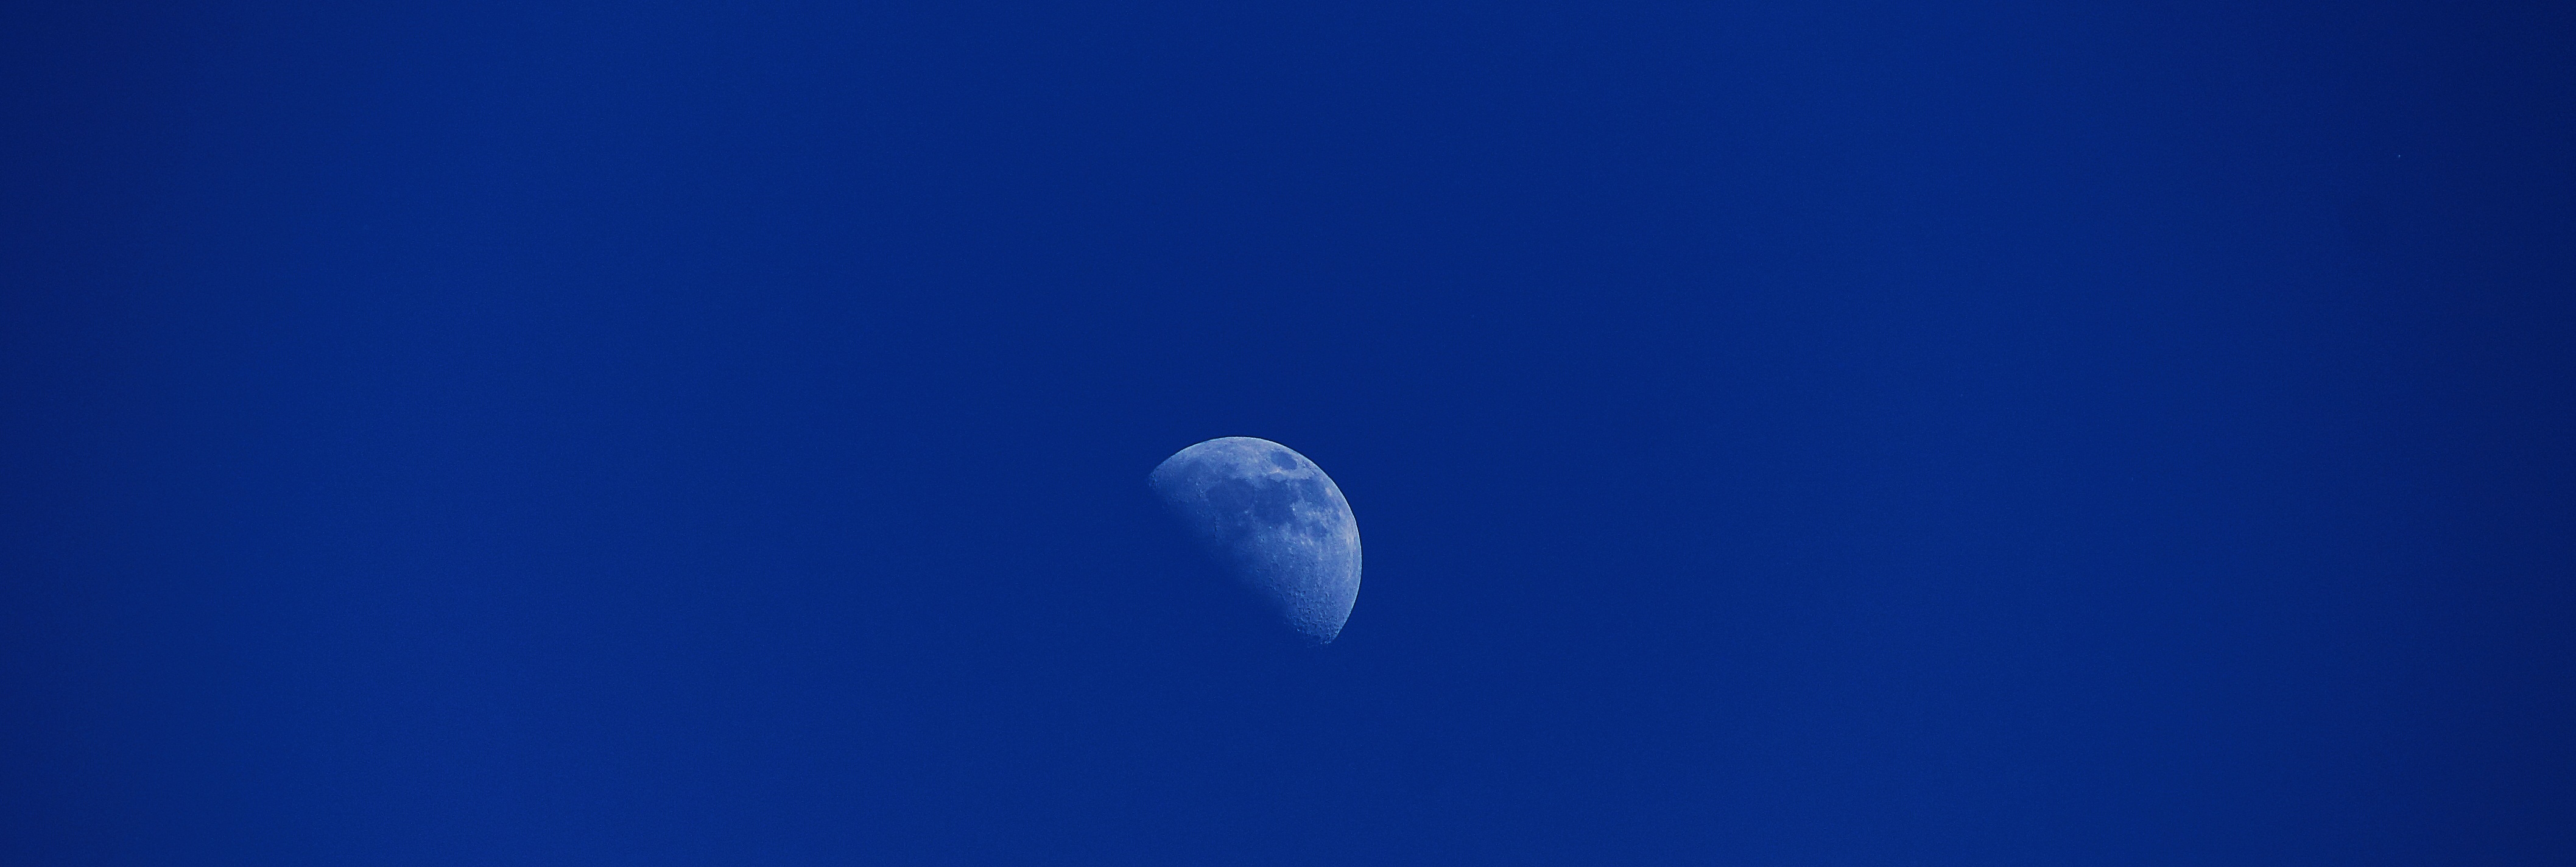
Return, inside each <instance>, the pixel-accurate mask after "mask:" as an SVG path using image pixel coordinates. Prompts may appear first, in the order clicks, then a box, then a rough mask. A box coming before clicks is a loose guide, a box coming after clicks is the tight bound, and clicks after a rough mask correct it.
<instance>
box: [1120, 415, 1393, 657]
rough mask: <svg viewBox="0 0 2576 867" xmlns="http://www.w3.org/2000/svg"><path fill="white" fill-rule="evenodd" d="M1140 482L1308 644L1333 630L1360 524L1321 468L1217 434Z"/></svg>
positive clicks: (1356, 557) (1350, 592) (1277, 448)
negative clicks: (1214, 437)
mask: <svg viewBox="0 0 2576 867" xmlns="http://www.w3.org/2000/svg"><path fill="white" fill-rule="evenodd" d="M1146 484H1148V485H1150V486H1151V487H1152V488H1153V489H1154V493H1155V494H1157V495H1159V496H1161V497H1162V499H1163V504H1164V505H1166V506H1169V507H1170V508H1171V511H1172V515H1173V517H1175V518H1178V519H1180V521H1181V523H1182V524H1184V525H1187V526H1188V527H1189V529H1190V532H1191V533H1193V534H1195V535H1197V536H1198V538H1199V542H1200V543H1201V544H1203V545H1205V546H1206V547H1207V550H1208V553H1209V554H1211V555H1213V556H1215V557H1216V558H1217V559H1218V560H1219V561H1220V562H1222V563H1224V564H1225V565H1226V567H1227V569H1228V571H1230V572H1232V573H1233V575H1234V577H1235V579H1236V580H1238V581H1240V582H1241V583H1242V584H1243V586H1244V587H1245V588H1246V589H1249V590H1251V591H1252V592H1253V594H1254V595H1255V596H1258V597H1260V599H1261V601H1262V602H1264V603H1266V604H1267V605H1268V606H1269V607H1270V610H1271V611H1272V613H1275V614H1277V615H1278V616H1279V618H1280V619H1281V620H1282V621H1285V622H1286V623H1287V625H1288V627H1289V628H1290V629H1294V630H1296V631H1297V632H1298V634H1300V635H1303V636H1305V637H1306V638H1308V639H1310V640H1312V641H1314V642H1315V643H1317V644H1329V643H1331V642H1332V640H1333V638H1334V637H1335V636H1338V635H1340V634H1342V623H1343V621H1346V620H1349V619H1350V617H1351V605H1352V604H1353V603H1356V602H1358V601H1359V597H1360V525H1359V521H1358V520H1356V519H1354V518H1352V517H1351V504H1350V501H1348V500H1344V499H1342V489H1341V488H1340V487H1337V486H1335V485H1334V484H1333V479H1332V477H1331V476H1327V475H1324V468H1322V467H1318V466H1315V462H1314V461H1310V460H1307V459H1306V456H1305V455H1301V454H1298V453H1297V452H1296V451H1295V450H1292V449H1290V448H1288V447H1287V446H1283V445H1280V444H1278V443H1274V442H1271V441H1269V440H1265V439H1255V438H1253V437H1223V438H1220V439H1212V440H1208V441H1207V442H1203V443H1200V444H1198V445H1194V446H1191V447H1189V448H1185V449H1182V450H1181V451H1180V453H1178V454H1175V455H1172V456H1171V457H1169V458H1166V459H1164V461H1163V463H1162V465H1161V466H1158V467H1155V468H1154V472H1153V474H1152V475H1150V476H1147V477H1146Z"/></svg>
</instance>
